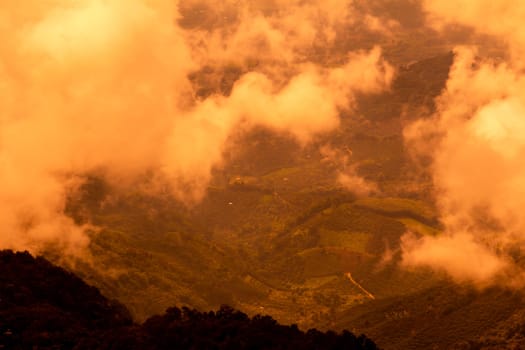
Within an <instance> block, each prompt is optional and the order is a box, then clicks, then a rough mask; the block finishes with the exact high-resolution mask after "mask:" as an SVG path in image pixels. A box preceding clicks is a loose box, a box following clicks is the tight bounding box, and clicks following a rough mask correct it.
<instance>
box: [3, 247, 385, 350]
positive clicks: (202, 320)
mask: <svg viewBox="0 0 525 350" xmlns="http://www.w3.org/2000/svg"><path fill="white" fill-rule="evenodd" d="M0 271H1V274H0V349H39V350H41V349H75V350H83V349H86V350H87V349H90V350H91V349H126V350H128V349H129V350H133V349H152V350H153V349H349V350H352V349H356V350H360V349H367V350H372V349H377V347H376V345H375V344H374V343H373V342H372V341H371V340H370V339H368V338H367V337H365V336H364V335H361V336H359V337H356V336H355V335H353V334H352V333H350V332H348V331H344V332H343V333H341V334H336V333H334V332H326V333H322V332H319V331H317V330H309V331H308V332H306V333H305V332H302V331H301V330H299V329H298V328H297V327H296V326H295V325H292V326H283V325H279V324H278V323H277V322H276V321H275V320H274V319H273V318H271V317H270V316H259V315H257V316H255V317H253V318H249V317H248V316H247V315H245V314H244V313H242V312H239V311H236V310H233V309H232V308H230V307H227V306H223V307H222V308H221V309H220V310H218V311H216V312H199V311H196V310H191V309H188V308H182V309H179V308H176V307H173V308H169V309H168V310H167V311H166V312H165V314H164V315H162V316H153V317H151V318H149V319H148V320H146V321H145V322H144V323H143V324H141V325H138V324H134V323H133V321H132V320H131V317H130V314H129V312H128V310H127V309H126V308H125V307H124V306H123V305H122V304H120V303H118V302H116V301H110V300H108V299H106V298H105V297H104V296H102V294H100V292H99V291H98V289H97V288H95V287H91V286H88V285H87V284H86V283H84V282H83V281H82V280H81V279H80V278H78V277H77V276H75V275H74V274H72V273H70V272H67V271H66V270H64V269H62V268H60V267H57V266H54V265H53V264H51V263H50V262H49V261H47V260H46V259H44V258H41V257H38V258H33V257H32V256H31V255H30V254H29V253H27V252H23V253H14V252H12V251H10V250H4V251H0Z"/></svg>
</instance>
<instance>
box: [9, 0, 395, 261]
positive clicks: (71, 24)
mask: <svg viewBox="0 0 525 350" xmlns="http://www.w3.org/2000/svg"><path fill="white" fill-rule="evenodd" d="M197 5H199V6H204V7H205V8H210V7H214V8H215V9H216V10H217V11H226V10H227V7H228V6H233V5H231V4H230V3H228V2H225V3H224V4H223V5H222V6H224V7H225V9H224V10H223V9H221V8H220V7H216V6H215V4H209V3H206V2H193V1H189V2H187V3H186V2H181V3H180V4H178V3H176V2H174V1H168V0H131V1H125V2H124V1H118V0H109V1H102V0H85V1H61V0H56V1H46V2H45V3H44V2H41V1H36V0H35V1H24V2H23V3H20V2H14V1H8V2H7V3H6V4H4V6H2V8H1V9H0V32H2V34H3V35H2V38H4V40H2V43H0V106H1V110H2V112H1V113H0V212H1V214H0V225H2V227H3V229H2V234H1V235H0V245H1V246H2V248H14V249H29V250H30V251H32V252H39V251H42V250H43V249H45V248H46V247H47V246H49V245H55V246H59V247H60V249H62V250H63V251H64V252H65V254H73V255H75V254H80V253H81V252H82V251H84V250H85V249H86V248H87V246H88V244H89V239H88V238H87V235H86V234H85V231H86V230H88V229H96V228H94V227H90V225H89V224H86V225H83V226H79V225H77V224H75V223H74V222H73V220H72V219H71V218H69V217H68V216H67V215H65V214H64V210H65V206H66V201H67V197H68V196H70V195H72V194H74V193H75V191H77V190H78V188H79V187H81V186H82V184H83V183H84V182H85V180H86V178H87V176H89V174H92V173H96V174H99V175H100V176H103V177H104V178H105V179H106V181H108V182H109V183H114V184H118V185H119V186H124V187H125V186H127V184H129V185H130V186H131V184H132V183H133V182H134V181H135V180H136V179H138V178H140V177H141V176H142V175H144V174H146V173H148V174H151V173H153V174H154V177H153V178H154V179H155V182H157V183H158V184H162V187H163V188H164V187H168V188H169V191H170V193H171V194H172V195H173V196H174V197H175V198H177V199H178V200H180V201H182V202H185V203H187V204H188V205H191V204H192V203H196V202H198V201H199V200H201V199H202V198H203V196H205V194H206V189H207V184H208V183H209V181H210V179H211V176H212V175H211V173H212V170H213V169H214V168H218V167H221V166H222V165H223V162H224V160H223V154H224V152H225V150H226V149H227V148H228V147H236V146H235V144H232V141H231V140H232V136H233V135H234V134H238V133H239V132H246V131H249V130H250V129H252V128H254V127H264V128H267V129H270V130H273V131H275V132H277V133H280V134H283V135H287V136H288V137H290V138H292V139H294V140H296V142H297V143H298V144H300V145H306V144H308V143H310V142H311V141H312V140H313V139H315V138H316V137H317V136H318V135H320V134H323V133H327V132H330V131H332V130H334V129H336V128H337V127H338V125H339V113H340V111H342V110H346V111H351V110H352V108H353V107H354V105H355V95H356V94H358V93H359V94H363V93H365V94H368V93H378V92H381V91H384V90H385V89H388V87H389V85H390V83H391V81H392V79H393V76H394V69H393V68H392V66H390V65H389V64H388V63H387V62H386V61H385V60H384V59H383V58H382V54H381V49H380V48H379V47H375V48H373V49H371V50H369V51H359V52H349V53H348V55H347V58H346V60H345V61H344V62H338V63H337V64H332V65H330V66H322V65H320V64H317V63H316V62H315V61H313V60H310V59H309V58H308V55H305V51H307V50H310V49H311V48H312V47H314V46H315V45H316V43H317V44H319V41H318V40H321V41H322V42H333V41H334V40H335V37H336V33H337V30H339V29H338V28H340V27H341V26H342V25H350V24H352V23H353V21H356V20H359V21H362V18H358V16H354V14H353V12H352V8H351V6H347V5H346V2H341V1H332V2H315V1H314V2H311V3H307V4H305V3H303V2H286V3H282V4H281V3H279V4H277V3H275V4H273V3H271V4H270V2H268V4H266V3H250V2H246V3H242V4H241V5H242V6H239V7H237V8H236V10H235V20H233V19H232V20H231V22H228V24H227V25H226V26H225V27H224V28H222V29H221V30H220V31H219V29H218V28H217V27H214V25H213V23H212V24H210V26H208V27H206V28H202V27H201V28H199V27H192V26H191V25H185V24H184V23H183V21H181V22H180V21H179V20H180V19H181V18H182V16H181V13H180V11H181V10H180V9H182V10H184V9H187V8H188V7H191V6H197ZM277 8H279V9H280V10H279V11H277V10H276V9H277ZM319 15H320V16H321V18H322V22H323V25H322V26H320V25H318V22H317V21H318V19H319V18H318V16H319ZM369 21H370V19H369ZM372 23H373V21H372ZM392 25H394V24H392ZM374 26H375V27H376V29H377V28H378V26H377V23H376V25H374ZM225 28H226V29H225ZM383 29H384V28H383ZM383 29H381V30H383ZM254 39H256V40H254ZM255 56H256V57H258V62H257V64H256V65H253V64H251V63H250V59H252V58H253V57H255ZM232 63H238V64H240V65H241V66H242V72H241V74H240V76H239V78H238V79H237V80H236V81H235V82H234V84H233V85H232V87H231V91H229V92H228V93H223V94H221V93H218V92H213V93H211V94H209V95H199V94H197V91H196V90H195V85H194V84H193V82H192V81H191V79H189V77H190V76H191V74H192V73H195V72H199V71H200V70H202V69H203V68H204V67H206V66H209V65H210V64H212V65H218V66H223V65H226V64H232ZM159 187H161V186H160V185H159Z"/></svg>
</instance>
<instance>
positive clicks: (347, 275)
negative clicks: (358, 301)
mask: <svg viewBox="0 0 525 350" xmlns="http://www.w3.org/2000/svg"><path fill="white" fill-rule="evenodd" d="M345 276H346V277H347V278H348V279H349V280H350V282H352V283H353V284H354V285H355V286H356V287H357V288H359V289H360V290H361V291H362V292H363V293H365V294H366V296H367V297H369V298H370V299H372V300H375V298H376V297H374V295H373V294H372V293H370V292H369V291H367V290H366V289H364V288H363V286H361V285H360V284H359V283H357V282H356V281H355V280H354V278H353V277H352V274H351V273H350V272H347V273H345Z"/></svg>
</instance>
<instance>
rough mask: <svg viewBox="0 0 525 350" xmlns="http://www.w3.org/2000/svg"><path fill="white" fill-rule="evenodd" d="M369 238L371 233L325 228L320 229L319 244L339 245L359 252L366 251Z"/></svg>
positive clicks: (322, 245)
mask: <svg viewBox="0 0 525 350" xmlns="http://www.w3.org/2000/svg"><path fill="white" fill-rule="evenodd" d="M369 240H370V234H369V233H364V232H351V231H334V230H328V229H324V228H321V229H320V230H319V246H321V247H339V248H346V249H348V250H351V251H354V252H358V253H366V247H367V244H368V241H369Z"/></svg>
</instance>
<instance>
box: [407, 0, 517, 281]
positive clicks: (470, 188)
mask: <svg viewBox="0 0 525 350" xmlns="http://www.w3.org/2000/svg"><path fill="white" fill-rule="evenodd" d="M424 7H425V9H426V11H427V12H428V13H429V16H430V19H431V23H432V24H433V25H434V26H437V27H439V26H441V27H443V26H446V25H448V24H451V23H454V24H461V25H466V26H470V27H472V28H473V29H475V30H476V31H477V32H478V33H481V34H489V35H493V36H495V37H497V38H500V39H504V40H506V43H507V50H508V51H507V53H506V54H504V55H502V56H501V57H496V58H489V57H479V55H478V52H477V50H476V48H475V47H458V48H456V49H455V61H454V65H453V66H452V68H451V71H450V74H449V79H448V81H447V86H446V90H445V91H443V93H442V95H441V96H440V97H439V98H438V100H437V112H436V113H435V115H434V116H433V117H432V118H430V119H426V120H419V121H417V122H416V123H414V124H413V125H411V126H409V127H408V128H407V129H406V130H405V136H406V139H407V144H408V145H410V146H411V147H412V148H413V150H415V151H416V153H419V154H420V155H424V156H427V157H430V159H432V164H431V168H430V171H431V173H432V176H433V180H434V186H435V190H436V197H437V202H438V207H439V210H440V214H441V221H442V222H443V224H444V228H445V233H444V236H442V237H435V238H432V237H425V238H422V239H421V240H420V241H419V242H417V243H414V242H412V243H410V244H405V246H404V260H405V262H406V263H407V264H409V265H428V266H432V267H434V268H438V269H444V270H445V271H447V272H448V273H449V274H450V275H452V276H453V277H455V278H456V279H459V280H471V281H476V282H484V283H486V282H487V281H488V280H492V281H495V280H497V278H498V276H501V275H504V274H508V271H510V270H512V269H517V268H519V266H518V265H517V264H516V263H513V261H515V260H519V256H521V249H522V248H523V247H524V243H525V234H524V232H525V220H524V219H523V215H522V214H521V208H523V206H524V205H525V200H524V198H525V197H524V194H525V181H524V179H525V166H524V165H523V164H524V162H523V160H524V159H525V94H524V91H525V89H524V88H525V75H523V70H522V69H521V68H522V67H523V63H524V61H523V59H522V58H521V56H519V55H517V54H516V53H518V52H520V51H521V47H522V44H523V43H524V42H523V39H524V38H525V36H524V35H523V34H524V32H523V31H522V30H521V29H520V28H521V26H520V25H517V24H518V23H520V16H522V14H523V11H524V10H525V7H523V6H522V4H519V3H516V2H511V1H501V2H498V3H497V4H496V3H490V2H487V1H466V0H465V1H459V2H454V3H451V2H445V1H425V2H424ZM459 9H461V10H459ZM509 23H510V24H509ZM512 23H513V24H515V25H517V26H516V27H515V30H514V29H511V24H512ZM409 241H410V242H411V241H412V240H409ZM517 252H518V253H517ZM520 275H522V274H520ZM514 282H515V281H513V283H514Z"/></svg>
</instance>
